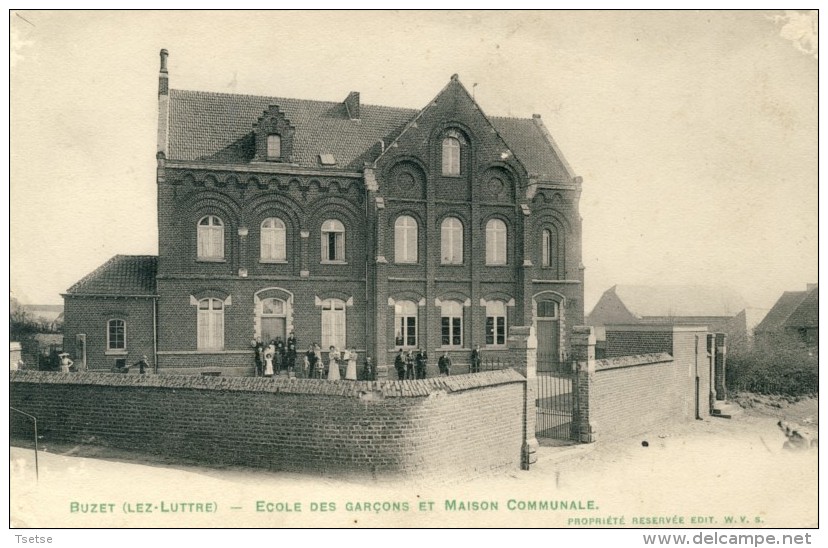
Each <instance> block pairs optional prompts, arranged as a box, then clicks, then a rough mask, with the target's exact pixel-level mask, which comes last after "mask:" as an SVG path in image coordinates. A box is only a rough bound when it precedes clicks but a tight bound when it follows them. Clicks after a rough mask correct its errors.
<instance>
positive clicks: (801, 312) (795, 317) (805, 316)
mask: <svg viewBox="0 0 828 548" xmlns="http://www.w3.org/2000/svg"><path fill="white" fill-rule="evenodd" d="M785 327H819V287H815V288H814V289H812V290H811V291H809V292H808V294H807V295H806V296H805V298H804V299H802V302H801V303H799V306H797V307H796V310H794V311H793V312H792V313H791V315H790V316H788V319H787V320H786V321H785Z"/></svg>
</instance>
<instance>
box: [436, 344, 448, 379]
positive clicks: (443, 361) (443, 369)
mask: <svg viewBox="0 0 828 548" xmlns="http://www.w3.org/2000/svg"><path fill="white" fill-rule="evenodd" d="M437 367H438V368H439V369H440V374H441V375H445V376H446V377H448V376H449V375H451V358H449V355H448V350H447V351H445V352H443V355H442V356H440V359H439V360H438V361H437Z"/></svg>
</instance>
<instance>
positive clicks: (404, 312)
mask: <svg viewBox="0 0 828 548" xmlns="http://www.w3.org/2000/svg"><path fill="white" fill-rule="evenodd" d="M419 315H420V309H419V307H418V306H417V303H415V302H413V301H397V302H396V303H395V304H394V346H395V347H400V346H401V347H402V348H417V347H418V346H419V341H420V332H419V329H420V326H419V323H420V320H419ZM412 319H413V320H414V322H413V326H412V325H411V322H410V321H409V320H412ZM410 327H413V328H414V344H409V343H410V340H409V329H408V328H410ZM397 333H402V339H403V344H402V345H398V344H397V340H396V339H397Z"/></svg>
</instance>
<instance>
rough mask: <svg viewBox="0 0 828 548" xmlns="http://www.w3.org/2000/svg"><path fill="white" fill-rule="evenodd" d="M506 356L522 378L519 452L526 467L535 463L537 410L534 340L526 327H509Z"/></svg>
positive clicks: (536, 354) (536, 347)
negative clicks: (524, 382) (521, 445)
mask: <svg viewBox="0 0 828 548" xmlns="http://www.w3.org/2000/svg"><path fill="white" fill-rule="evenodd" d="M507 344H508V347H509V358H510V360H511V362H512V364H514V369H515V370H516V371H517V372H518V373H520V374H521V375H523V376H524V378H526V388H525V391H524V394H525V397H524V406H523V414H524V421H523V449H522V451H523V455H522V458H521V468H522V469H523V470H528V469H529V467H530V466H531V465H532V464H534V463H535V462H537V460H538V456H537V450H538V440H537V438H536V437H535V425H536V422H537V415H536V413H537V411H536V409H535V406H536V400H537V387H538V382H537V371H538V339H537V337H535V331H534V329H532V327H530V326H514V327H511V328H510V329H509V339H508V340H507Z"/></svg>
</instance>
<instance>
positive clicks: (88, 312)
mask: <svg viewBox="0 0 828 548" xmlns="http://www.w3.org/2000/svg"><path fill="white" fill-rule="evenodd" d="M153 306H154V301H153V299H151V298H132V297H119V298H116V297H79V296H71V295H66V296H65V298H64V316H65V318H66V321H65V322H64V337H63V349H64V352H68V353H69V354H71V355H72V360H73V361H74V362H75V367H76V368H77V369H79V370H80V369H82V366H83V364H82V361H83V349H82V348H81V345H80V344H79V343H78V340H77V335H79V334H85V335H86V365H87V368H88V369H89V370H90V371H109V370H110V369H111V368H112V367H113V366H114V365H115V360H116V359H126V363H127V365H131V364H133V363H135V362H137V361H138V360H139V359H140V358H141V356H142V355H146V356H147V358H148V361H149V363H150V367H153V366H154V363H153V356H154V354H155V349H154V345H153V325H152V314H153V310H152V309H153ZM112 319H122V320H124V323H125V326H126V349H125V350H124V351H113V350H110V349H108V348H107V326H108V322H109V320H112Z"/></svg>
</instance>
